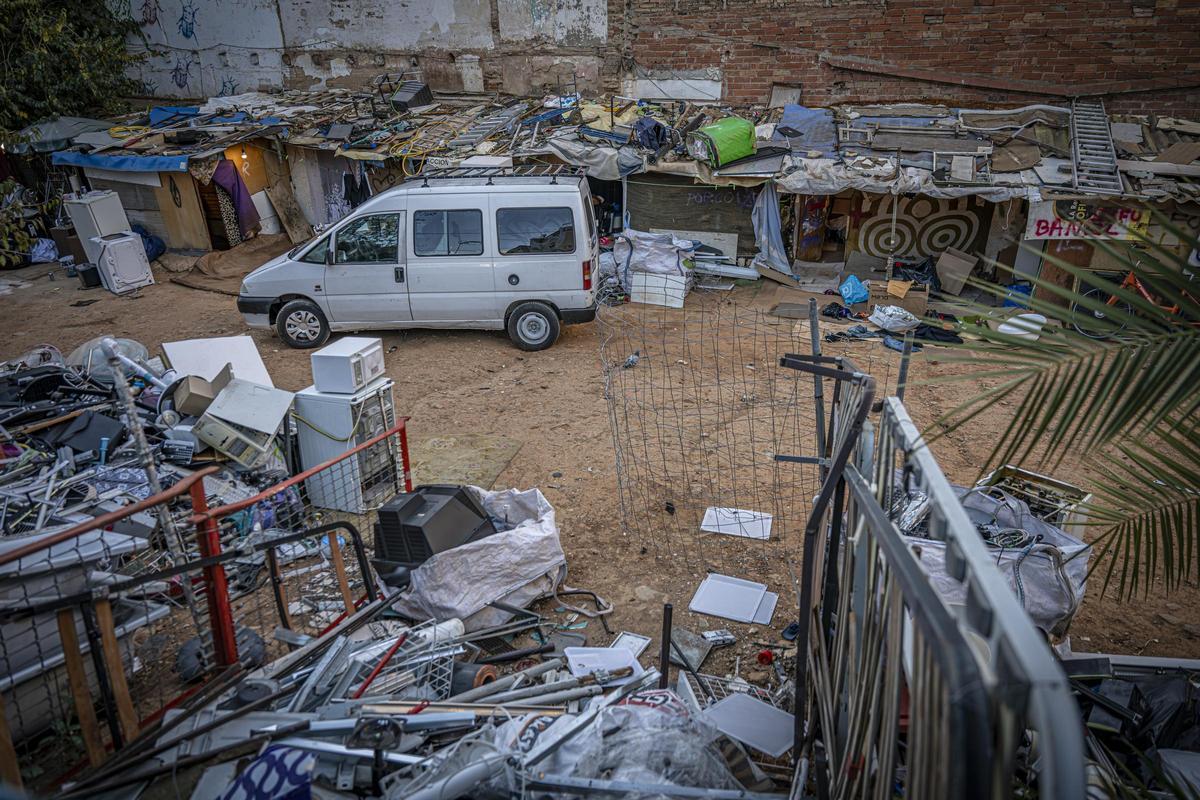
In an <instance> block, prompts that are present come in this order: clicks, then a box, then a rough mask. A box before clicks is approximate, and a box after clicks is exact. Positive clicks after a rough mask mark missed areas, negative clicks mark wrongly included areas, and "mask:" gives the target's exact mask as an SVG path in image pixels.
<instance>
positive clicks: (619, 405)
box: [598, 292, 900, 584]
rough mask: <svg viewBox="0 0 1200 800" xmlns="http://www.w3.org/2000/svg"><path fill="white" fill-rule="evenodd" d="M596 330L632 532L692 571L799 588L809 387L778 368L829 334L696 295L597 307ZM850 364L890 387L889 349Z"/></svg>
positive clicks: (811, 404)
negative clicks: (675, 301) (667, 302)
mask: <svg viewBox="0 0 1200 800" xmlns="http://www.w3.org/2000/svg"><path fill="white" fill-rule="evenodd" d="M598 323H599V325H600V328H601V346H600V355H601V363H602V368H603V372H604V378H605V396H606V398H607V401H608V413H609V423H610V427H611V429H612V435H613V443H614V448H615V451H616V465H617V480H618V487H619V491H620V503H621V506H620V507H621V519H622V526H623V530H624V531H625V533H626V535H628V536H631V537H635V538H636V539H637V541H638V543H639V544H640V545H641V546H642V547H644V548H646V552H647V553H648V554H650V555H653V556H654V557H655V558H656V559H657V560H658V561H659V562H660V563H670V564H680V565H681V566H682V568H685V569H687V570H688V571H690V572H697V571H703V569H704V568H705V567H712V566H714V565H717V564H720V565H723V566H722V571H731V570H738V571H739V572H738V573H736V574H762V575H765V576H767V577H777V578H779V579H781V580H782V581H783V582H784V583H785V584H794V582H795V579H796V570H795V569H794V560H795V556H796V554H797V553H798V552H799V547H800V545H801V536H802V533H803V530H804V525H805V522H806V521H807V519H808V512H809V509H810V506H811V502H812V499H813V497H814V496H815V495H816V494H817V491H818V487H819V484H820V472H819V470H818V469H817V468H816V467H815V466H814V465H812V464H807V465H806V464H802V463H797V462H796V461H795V460H794V459H792V458H790V457H795V456H807V457H815V456H817V455H818V449H819V446H820V442H819V438H820V437H819V435H818V427H817V426H818V423H817V419H818V413H817V405H816V401H815V399H814V395H815V387H816V385H817V384H816V382H815V381H814V380H813V379H812V378H810V377H809V376H807V375H804V376H801V375H797V374H796V373H795V372H794V371H792V370H786V369H780V368H779V361H780V358H781V357H782V356H784V355H787V354H790V353H803V354H808V353H812V352H814V338H815V339H816V343H815V347H816V348H818V350H819V349H820V348H823V347H826V346H827V345H825V343H824V342H823V341H822V334H824V333H825V332H827V331H828V330H830V329H832V326H826V325H823V324H821V323H820V322H818V323H817V325H816V328H817V336H816V337H814V336H813V324H812V321H811V320H810V319H785V318H782V317H778V316H775V315H773V314H771V313H769V312H768V311H766V310H764V309H760V308H754V307H752V306H748V305H746V304H745V303H744V302H741V301H737V302H735V301H731V299H730V298H728V297H725V296H721V297H717V296H713V295H706V294H703V293H698V292H697V293H693V294H692V295H690V296H689V298H688V302H687V305H686V307H685V308H683V309H672V308H666V307H662V306H654V305H644V304H627V305H623V306H616V307H605V308H602V309H601V312H600V314H599V316H598ZM833 348H834V349H841V348H842V345H841V344H840V343H839V344H834V345H833ZM855 360H856V363H858V364H859V365H860V369H862V370H863V371H864V372H867V373H869V374H872V375H873V376H875V378H876V383H877V385H878V386H879V387H880V391H881V392H888V393H891V392H894V391H895V389H896V385H897V381H898V379H899V372H900V370H899V357H898V354H897V353H895V352H892V351H884V352H879V353H864V354H858V353H856V354H855ZM726 509H728V511H726ZM747 512H749V513H747ZM764 515H769V517H770V530H769V535H767V533H766V524H765V520H766V517H765V516H764ZM706 517H707V524H706ZM712 530H716V531H720V532H719V533H712V532H710V531H712ZM725 534H731V535H725Z"/></svg>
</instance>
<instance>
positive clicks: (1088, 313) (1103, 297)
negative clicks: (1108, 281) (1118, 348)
mask: <svg viewBox="0 0 1200 800" xmlns="http://www.w3.org/2000/svg"><path fill="white" fill-rule="evenodd" d="M1083 296H1084V297H1086V298H1089V299H1091V300H1096V301H1098V302H1101V303H1107V302H1108V299H1109V298H1110V297H1112V295H1111V294H1109V293H1108V292H1106V291H1104V290H1103V289H1099V288H1095V289H1088V290H1087V291H1086V292H1084V293H1083ZM1113 308H1114V309H1115V310H1117V311H1120V312H1123V313H1124V314H1130V313H1132V312H1133V307H1132V306H1130V305H1129V303H1127V302H1126V301H1124V300H1117V302H1116V303H1115V304H1113ZM1071 327H1073V328H1074V329H1075V330H1077V331H1079V332H1080V333H1082V334H1083V335H1084V336H1086V337H1088V338H1089V339H1107V338H1109V337H1110V336H1113V335H1115V334H1117V333H1120V332H1121V331H1122V330H1124V328H1125V323H1124V322H1123V321H1117V320H1114V319H1113V318H1112V317H1111V316H1110V315H1106V314H1105V313H1104V312H1103V311H1093V310H1092V309H1089V308H1087V307H1086V306H1083V305H1080V304H1079V303H1076V304H1075V305H1073V306H1071Z"/></svg>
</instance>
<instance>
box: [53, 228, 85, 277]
mask: <svg viewBox="0 0 1200 800" xmlns="http://www.w3.org/2000/svg"><path fill="white" fill-rule="evenodd" d="M50 238H52V239H54V246H55V247H57V248H58V255H59V256H60V257H61V256H75V266H77V267H79V266H83V265H84V264H86V263H88V257H87V253H86V252H85V251H84V249H83V242H81V241H79V237H78V236H76V235H75V229H74V228H67V227H59V228H51V229H50Z"/></svg>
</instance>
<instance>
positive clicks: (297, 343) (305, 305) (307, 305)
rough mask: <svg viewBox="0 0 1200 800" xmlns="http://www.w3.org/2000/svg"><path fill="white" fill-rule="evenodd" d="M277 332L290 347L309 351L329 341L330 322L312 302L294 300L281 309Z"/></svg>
mask: <svg viewBox="0 0 1200 800" xmlns="http://www.w3.org/2000/svg"><path fill="white" fill-rule="evenodd" d="M275 330H276V331H278V333H279V338H280V339H283V341H284V343H285V344H286V345H287V346H288V347H296V348H299V349H301V350H308V349H311V348H313V347H320V346H321V345H323V344H325V342H326V341H328V339H329V322H328V321H327V320H326V319H325V315H324V314H322V313H321V309H320V307H319V306H317V304H316V303H314V302H312V301H311V300H293V301H291V302H290V303H287V304H285V305H284V307H283V308H281V309H279V315H278V316H276V317H275Z"/></svg>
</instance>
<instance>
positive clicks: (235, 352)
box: [163, 335, 275, 387]
mask: <svg viewBox="0 0 1200 800" xmlns="http://www.w3.org/2000/svg"><path fill="white" fill-rule="evenodd" d="M163 353H165V354H166V356H167V360H168V361H169V362H171V367H172V368H173V369H175V370H176V371H178V372H179V374H180V375H195V376H197V377H200V378H203V379H204V380H206V381H211V380H212V379H213V378H215V377H217V373H218V372H220V371H221V369H222V368H223V367H224V366H225V365H226V364H232V365H233V376H234V377H235V378H241V379H242V380H244V381H250V382H251V383H260V384H262V385H263V386H271V387H273V386H275V384H274V383H273V382H272V381H271V374H270V373H269V372H267V365H266V364H264V363H263V360H262V356H261V355H259V353H258V348H257V347H256V346H255V345H254V340H253V339H251V338H250V337H249V336H244V335H243V336H219V337H216V338H213V339H184V340H182V341H178V342H164V343H163Z"/></svg>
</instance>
